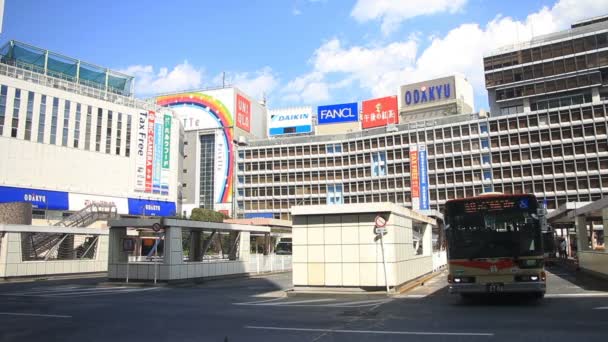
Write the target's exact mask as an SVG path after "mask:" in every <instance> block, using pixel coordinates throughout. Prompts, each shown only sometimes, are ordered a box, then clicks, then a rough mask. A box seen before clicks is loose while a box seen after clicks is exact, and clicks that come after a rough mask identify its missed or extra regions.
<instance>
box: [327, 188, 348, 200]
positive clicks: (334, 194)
mask: <svg viewBox="0 0 608 342" xmlns="http://www.w3.org/2000/svg"><path fill="white" fill-rule="evenodd" d="M326 199H327V204H343V203H344V197H343V195H342V184H329V185H327V196H326Z"/></svg>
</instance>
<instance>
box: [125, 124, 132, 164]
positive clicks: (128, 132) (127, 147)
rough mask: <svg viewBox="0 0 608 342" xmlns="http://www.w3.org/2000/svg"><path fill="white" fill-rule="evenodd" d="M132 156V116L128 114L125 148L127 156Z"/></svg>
mask: <svg viewBox="0 0 608 342" xmlns="http://www.w3.org/2000/svg"><path fill="white" fill-rule="evenodd" d="M130 155H131V115H128V114H127V146H125V156H127V157H129V156H130Z"/></svg>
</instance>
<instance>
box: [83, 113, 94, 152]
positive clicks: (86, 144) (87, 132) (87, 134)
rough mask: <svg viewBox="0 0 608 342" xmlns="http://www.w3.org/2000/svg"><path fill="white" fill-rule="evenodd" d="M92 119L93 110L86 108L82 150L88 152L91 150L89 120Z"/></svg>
mask: <svg viewBox="0 0 608 342" xmlns="http://www.w3.org/2000/svg"><path fill="white" fill-rule="evenodd" d="M92 117H93V109H92V108H91V106H87V124H86V128H85V131H84V135H85V137H84V149H85V150H87V151H88V150H90V149H91V120H92Z"/></svg>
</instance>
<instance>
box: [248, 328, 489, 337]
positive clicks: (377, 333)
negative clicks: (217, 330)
mask: <svg viewBox="0 0 608 342" xmlns="http://www.w3.org/2000/svg"><path fill="white" fill-rule="evenodd" d="M245 329H257V330H278V331H308V332H325V333H346V334H376V335H381V334H386V335H434V336H487V337H493V336H494V333H474V332H433V331H390V330H345V329H314V328H283V327H264V326H255V325H246V326H245Z"/></svg>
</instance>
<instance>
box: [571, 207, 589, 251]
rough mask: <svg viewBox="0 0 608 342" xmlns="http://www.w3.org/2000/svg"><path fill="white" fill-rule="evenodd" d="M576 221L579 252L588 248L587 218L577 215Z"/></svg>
mask: <svg viewBox="0 0 608 342" xmlns="http://www.w3.org/2000/svg"><path fill="white" fill-rule="evenodd" d="M574 223H575V225H576V243H577V246H576V247H577V250H578V252H582V251H585V250H588V249H589V245H588V240H589V237H588V235H587V218H586V217H585V216H577V217H576V218H575V219H574Z"/></svg>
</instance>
